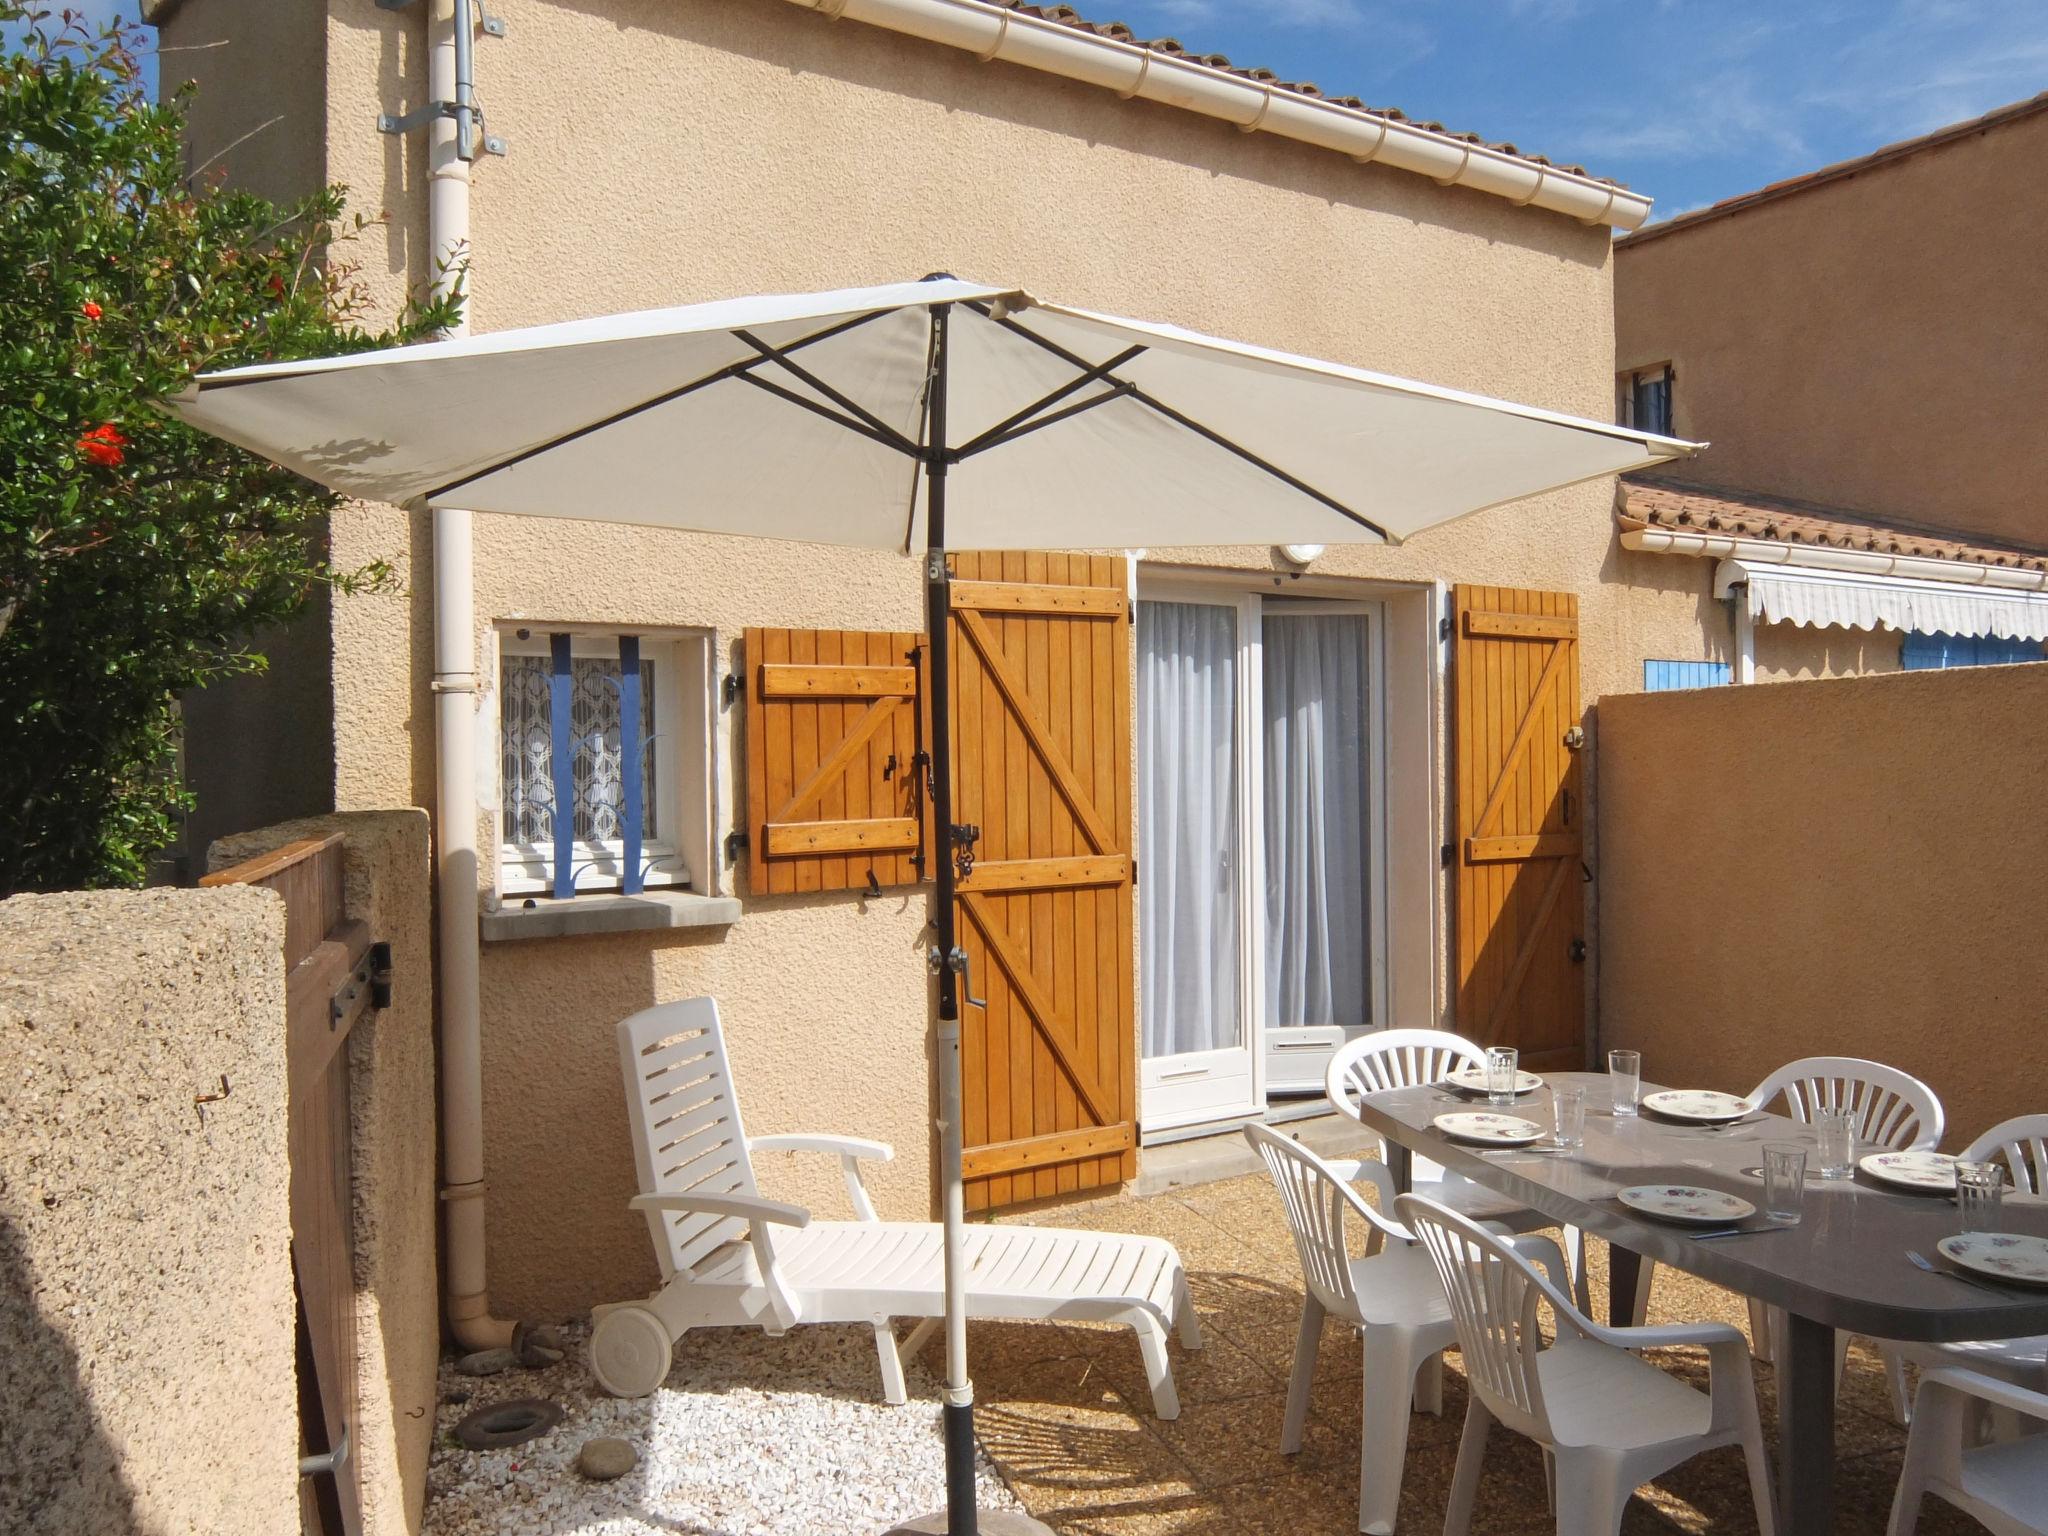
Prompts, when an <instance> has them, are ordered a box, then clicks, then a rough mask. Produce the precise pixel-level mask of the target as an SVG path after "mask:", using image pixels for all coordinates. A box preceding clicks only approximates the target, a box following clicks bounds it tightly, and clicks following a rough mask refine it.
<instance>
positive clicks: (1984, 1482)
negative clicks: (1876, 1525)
mask: <svg viewBox="0 0 2048 1536" xmlns="http://www.w3.org/2000/svg"><path fill="white" fill-rule="evenodd" d="M1976 1403H1983V1404H1987V1405H1989V1406H1990V1407H1991V1408H1992V1409H1994V1410H1996V1411H1998V1412H2002V1413H2009V1414H2013V1415H2015V1416H2018V1417H2022V1418H2029V1419H2037V1420H2048V1394H2043V1393H2040V1392H2029V1391H2027V1390H2026V1389H2025V1388H2024V1387H2016V1386H2013V1385H2012V1384H2011V1383H2009V1382H2003V1381H1993V1380H1992V1379H1991V1378H1990V1377H1988V1376H1980V1375H1977V1374H1976V1373H1975V1372H1973V1371H1956V1370H1944V1371H1930V1372H1928V1374H1927V1375H1926V1376H1924V1377H1922V1378H1921V1380H1920V1393H1919V1396H1918V1397H1916V1398H1915V1399H1914V1403H1913V1433H1912V1434H1911V1435H1910V1436H1909V1437H1908V1438H1907V1440H1906V1464H1905V1466H1904V1467H1903V1468H1901V1469H1900V1472H1899V1491H1898V1493H1897V1494H1895V1495H1894V1496H1893V1498H1892V1519H1891V1525H1890V1527H1889V1536H1913V1532H1914V1530H1915V1529H1917V1528H1918V1526H1919V1524H1920V1501H1921V1499H1922V1498H1923V1497H1924V1496H1925V1495H1927V1494H1930V1493H1931V1494H1934V1495H1935V1496H1936V1497H1937V1498H1943V1499H1946V1500H1948V1502H1949V1503H1951V1504H1953V1505H1955V1506H1956V1508H1958V1509H1960V1510H1962V1511H1963V1512H1964V1513H1966V1514H1968V1515H1970V1516H1971V1517H1972V1518H1974V1519H1976V1520H1977V1521H1979V1522H1981V1523H1982V1524H1983V1525H1984V1527H1985V1528H1986V1529H1987V1530H1989V1531H1991V1532H1992V1536H2048V1436H2042V1435H2038V1434H2036V1435H2029V1436H2027V1437H2026V1438H2024V1439H2019V1440H2004V1441H1999V1442H1997V1443H1994V1444H1991V1445H1980V1446H1976V1447H1972V1448H1966V1447H1965V1445H1964V1443H1963V1442H1964V1437H1965V1436H1966V1435H1967V1434H1968V1433H1969V1429H1970V1420H1971V1417H1972V1415H1971V1412H1970V1410H1971V1408H1972V1406H1973V1405H1974V1404H1976Z"/></svg>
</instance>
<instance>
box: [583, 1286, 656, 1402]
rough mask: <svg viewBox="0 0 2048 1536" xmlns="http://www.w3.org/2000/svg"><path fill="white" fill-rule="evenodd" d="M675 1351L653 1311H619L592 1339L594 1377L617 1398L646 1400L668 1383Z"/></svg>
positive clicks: (609, 1314)
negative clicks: (672, 1354)
mask: <svg viewBox="0 0 2048 1536" xmlns="http://www.w3.org/2000/svg"><path fill="white" fill-rule="evenodd" d="M671 1349H672V1345H671V1342H670V1340H669V1336H668V1329H666V1328H664V1327H663V1326H662V1324H661V1319H660V1318H658V1317H656V1316H655V1315H654V1312H653V1310H652V1309H651V1308H648V1307H642V1306H626V1307H615V1308H614V1309H612V1310H611V1311H609V1312H607V1313H605V1315H604V1316H603V1317H601V1318H600V1319H598V1323H597V1327H596V1328H595V1329H594V1330H593V1331H592V1333H591V1335H590V1374H591V1375H593V1376H595V1377H596V1378H597V1381H598V1385H599V1386H601V1387H603V1388H604V1389H605V1391H607V1392H609V1393H611V1394H612V1395H613V1396H614V1397H645V1396H647V1394H648V1393H650V1392H652V1391H654V1390H655V1388H657V1387H659V1386H660V1385H661V1384H662V1382H663V1381H664V1380H666V1379H667V1377H668V1364H669V1355H670V1352H671Z"/></svg>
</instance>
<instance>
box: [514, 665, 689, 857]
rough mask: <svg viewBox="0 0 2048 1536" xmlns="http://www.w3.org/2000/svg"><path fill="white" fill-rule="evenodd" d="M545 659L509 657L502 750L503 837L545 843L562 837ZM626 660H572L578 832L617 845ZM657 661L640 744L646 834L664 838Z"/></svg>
mask: <svg viewBox="0 0 2048 1536" xmlns="http://www.w3.org/2000/svg"><path fill="white" fill-rule="evenodd" d="M551 672H552V667H551V664H550V662H549V660H548V658H547V657H545V656H507V657H505V658H504V665H503V667H502V669H501V672H500V683H499V687H500V694H499V701H498V710H499V718H500V721H501V722H502V725H501V733H500V742H501V745H502V749H503V774H504V778H503V783H504V787H505V800H504V806H505V808H504V838H505V841H506V842H508V843H529V844H538V845H540V846H542V847H546V846H548V845H550V844H552V843H553V841H554V836H555V781H554V732H553V728H552V727H553V720H554V711H553V706H552V703H551V696H550V690H549V683H550V681H551V676H550V674H551ZM618 677H619V663H618V660H617V658H615V657H609V656H590V657H583V656H578V657H575V658H573V659H571V661H570V663H569V748H570V759H571V760H570V778H571V781H572V784H573V786H574V789H575V806H574V811H573V814H574V818H575V822H574V836H575V838H576V841H577V842H579V843H603V842H616V841H618V840H619V839H620V838H622V837H623V836H624V835H625V829H624V826H623V824H622V823H621V821H620V816H621V812H622V801H623V790H622V784H621V778H620V757H619V751H620V738H621V730H620V725H621V721H620V715H619V685H618ZM653 735H654V663H653V662H651V661H643V662H641V663H640V743H641V750H642V752H643V753H644V754H645V755H644V758H643V761H642V768H643V770H644V780H643V782H644V786H645V793H644V795H643V800H644V803H645V807H646V812H645V826H644V827H643V829H642V834H641V835H642V836H643V837H645V838H646V839H647V840H649V841H650V842H651V841H653V839H654V838H655V837H657V836H658V835H659V830H660V829H659V827H658V826H657V825H656V820H655V807H656V805H658V804H659V803H660V801H659V797H658V796H657V795H656V794H655V783H654V754H653V753H652V752H650V751H647V750H646V747H647V743H648V741H650V740H651V739H652V738H653Z"/></svg>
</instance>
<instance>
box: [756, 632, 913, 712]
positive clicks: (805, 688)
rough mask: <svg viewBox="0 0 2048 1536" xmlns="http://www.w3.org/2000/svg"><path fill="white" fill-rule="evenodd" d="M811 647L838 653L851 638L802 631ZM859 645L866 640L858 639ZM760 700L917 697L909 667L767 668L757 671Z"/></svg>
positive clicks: (822, 666)
mask: <svg viewBox="0 0 2048 1536" xmlns="http://www.w3.org/2000/svg"><path fill="white" fill-rule="evenodd" d="M803 633H805V634H809V635H812V636H813V637H814V640H813V646H814V647H815V646H816V645H819V644H823V645H825V646H826V648H827V649H828V650H831V651H834V652H836V651H838V650H839V649H840V647H841V645H842V644H843V642H844V641H845V640H847V639H850V638H852V637H850V636H844V635H841V634H839V633H837V632H835V631H831V630H806V631H803ZM860 639H861V642H862V644H863V645H865V644H866V641H867V636H865V635H862V636H861V637H860ZM760 695H761V697H762V698H764V699H882V698H892V699H910V698H915V697H916V696H917V673H916V671H915V670H914V669H913V668H910V667H876V666H864V665H863V666H836V665H829V664H822V665H818V666H809V667H797V666H769V667H763V668H762V669H761V686H760Z"/></svg>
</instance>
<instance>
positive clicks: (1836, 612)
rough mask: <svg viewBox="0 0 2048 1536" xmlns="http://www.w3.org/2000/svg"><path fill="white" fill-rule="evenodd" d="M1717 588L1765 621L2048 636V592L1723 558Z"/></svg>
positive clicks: (2009, 636) (2019, 637) (2012, 637)
mask: <svg viewBox="0 0 2048 1536" xmlns="http://www.w3.org/2000/svg"><path fill="white" fill-rule="evenodd" d="M1738 588H1739V589H1740V590H1739V591H1738V590H1737V589H1738ZM1714 595H1715V596H1716V597H1729V596H1733V597H1735V599H1736V600H1737V601H1738V602H1743V603H1747V604H1748V605H1749V612H1750V616H1751V617H1752V618H1754V619H1756V620H1757V621H1758V622H1759V623H1763V624H1803V625H1806V626H1808V627H1810V628H1813V629H1827V628H1831V627H1832V628H1841V629H1896V630H1900V631H1903V632H1905V633H1908V634H1910V633H1914V632H1919V633H1922V634H1941V635H1971V636H1995V637H1997V638H1998V639H2001V640H2048V592H2016V591H2001V590H1999V589H1998V588H1995V587H1982V586H1976V585H1973V584H1968V583H1964V582H1952V581H1915V580H1909V579H1907V578H1904V577H1898V576H1869V575H1861V574H1858V573H1856V572H1853V571H1826V570H1816V569H1813V568H1811V567H1799V566H1784V565H1767V564H1764V563H1762V562H1760V561H1755V560H1723V561H1722V562H1721V564H1720V566H1719V568H1718V569H1717V571H1716V573H1715V579H1714Z"/></svg>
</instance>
